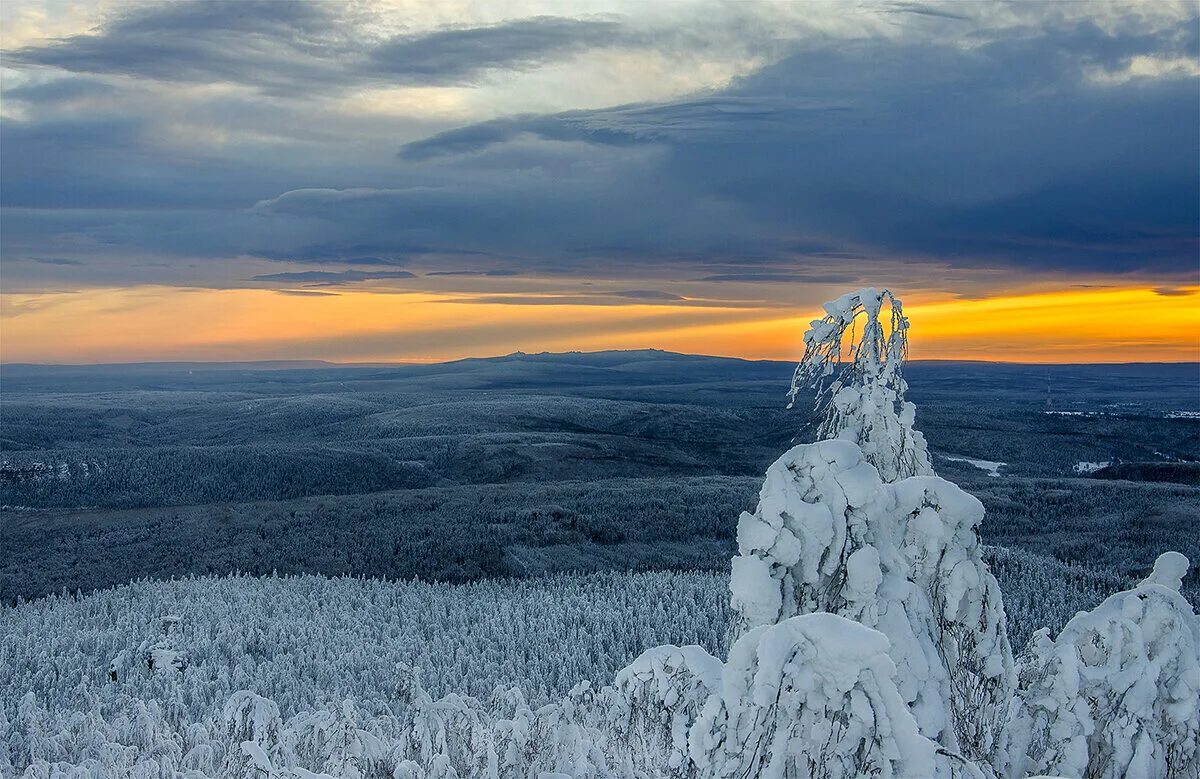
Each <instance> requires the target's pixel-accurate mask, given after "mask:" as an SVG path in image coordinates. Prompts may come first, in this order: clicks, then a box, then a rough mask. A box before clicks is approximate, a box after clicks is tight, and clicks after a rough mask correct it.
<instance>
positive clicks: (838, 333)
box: [789, 287, 933, 481]
mask: <svg viewBox="0 0 1200 779" xmlns="http://www.w3.org/2000/svg"><path fill="white" fill-rule="evenodd" d="M885 304H887V305H888V306H889V307H890V309H891V322H890V327H889V329H888V331H887V332H886V333H885V332H884V328H883V323H882V322H881V321H880V316H881V314H882V313H883V307H884V305H885ZM860 317H862V319H863V329H862V337H861V338H858V340H855V335H856V332H855V331H856V328H857V324H858V321H859V318H860ZM847 329H849V330H850V334H851V335H850V340H849V343H847V344H845V345H843V342H844V341H845V340H846V331H847ZM844 354H845V358H846V359H848V360H849V362H850V364H849V366H848V367H847V366H846V365H844V360H843V355H844ZM907 357H908V318H907V317H906V316H904V306H903V304H902V303H901V301H900V300H898V299H897V298H896V297H895V296H894V295H893V294H892V293H891V291H890V290H886V289H885V290H876V289H873V288H870V287H867V288H864V289H860V290H858V291H857V292H851V293H848V294H846V295H843V296H841V297H840V298H838V299H837V300H833V301H830V302H828V303H826V304H825V316H824V318H822V319H815V320H813V322H812V323H811V327H810V328H809V330H808V331H807V332H806V333H805V334H804V356H803V357H802V358H801V359H800V363H799V364H798V365H797V366H796V371H795V373H794V374H793V376H792V388H791V392H790V395H791V398H792V402H793V403H794V402H795V400H796V395H797V394H799V393H800V392H801V391H802V390H807V389H808V388H809V387H814V388H816V390H817V408H818V410H819V411H820V412H821V414H822V421H821V427H820V429H819V431H818V435H817V437H818V438H840V439H842V440H846V441H852V442H854V443H856V444H858V445H859V447H860V448H861V449H862V451H863V454H864V455H865V456H866V458H867V460H868V461H869V462H870V463H871V464H872V465H874V466H875V468H876V469H877V470H878V471H879V474H880V476H882V477H883V479H884V481H895V480H896V479H901V478H904V477H905V476H917V475H923V474H931V473H933V467H932V465H931V464H930V461H929V451H928V448H927V446H926V444H925V436H923V435H921V433H920V432H919V431H917V430H916V429H915V428H914V427H913V422H914V420H915V418H916V407H915V406H914V405H913V404H912V403H910V402H908V401H906V400H905V399H904V393H905V392H906V391H907V390H908V384H907V383H906V382H905V381H904V375H903V372H902V368H903V365H904V361H905V359H907ZM789 407H790V404H789Z"/></svg>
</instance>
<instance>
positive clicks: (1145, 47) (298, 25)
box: [0, 0, 1200, 308]
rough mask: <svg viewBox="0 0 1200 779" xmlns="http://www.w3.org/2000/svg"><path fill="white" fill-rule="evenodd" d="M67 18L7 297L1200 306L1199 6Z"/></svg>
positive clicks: (30, 90)
mask: <svg viewBox="0 0 1200 779" xmlns="http://www.w3.org/2000/svg"><path fill="white" fill-rule="evenodd" d="M74 8H75V7H74V6H71V5H69V4H65V3H64V4H63V5H62V6H61V7H59V6H56V5H49V6H47V5H46V4H45V3H40V2H39V3H37V4H29V5H23V4H22V3H21V2H19V1H18V2H11V3H8V4H6V5H5V7H4V9H3V14H4V17H5V18H4V19H3V21H4V23H5V28H6V29H7V30H9V33H8V34H7V35H6V38H5V41H4V58H3V67H4V82H3V83H4V94H3V98H4V99H3V106H2V109H0V110H2V112H3V122H2V124H0V165H2V167H3V176H0V219H2V225H0V227H2V230H0V251H2V253H3V258H4V263H3V267H2V269H0V274H2V279H0V280H2V281H3V285H4V292H5V293H11V294H27V295H28V294H35V293H36V294H41V295H45V294H53V293H63V292H74V291H80V290H88V289H94V288H98V287H104V288H124V287H130V286H133V285H146V284H153V285H162V286H168V287H206V288H213V289H236V288H267V289H278V290H283V291H291V292H296V291H304V290H309V291H312V292H321V291H325V292H329V291H337V289H345V288H347V287H354V288H358V287H363V286H383V287H388V288H392V289H403V290H409V291H423V292H439V293H444V294H457V295H463V296H465V297H464V299H468V300H485V299H486V300H489V301H497V300H500V299H501V298H503V299H505V300H506V302H508V303H510V304H517V303H521V302H525V303H530V304H532V303H538V304H544V303H545V302H546V301H547V300H551V301H553V300H555V299H559V300H560V302H563V303H564V304H566V303H568V302H569V303H571V304H579V305H585V304H590V303H594V302H597V301H603V302H605V303H606V304H610V305H621V304H625V305H645V304H647V303H651V302H653V303H656V304H660V305H696V301H704V304H705V305H712V304H713V302H714V301H717V302H720V301H722V300H723V301H725V302H727V303H728V305H729V306H730V307H731V308H737V307H743V308H744V307H746V306H748V305H751V304H754V305H762V306H764V307H772V306H783V305H795V304H796V303H798V302H799V303H815V302H818V301H819V300H820V299H821V298H822V296H823V295H824V294H825V291H826V288H827V287H828V286H846V285H852V284H856V283H858V282H859V281H861V280H870V281H873V282H877V283H887V284H892V285H894V286H897V287H899V288H901V289H909V290H914V291H918V292H927V293H931V294H932V293H937V294H938V295H942V296H978V295H984V294H994V293H996V292H999V291H1009V292H1011V291H1021V290H1026V289H1031V288H1036V289H1045V288H1051V287H1057V288H1062V287H1067V286H1069V285H1072V284H1081V283H1087V284H1104V285H1115V286H1141V287H1157V288H1162V289H1164V290H1167V291H1170V290H1174V289H1177V288H1180V287H1190V286H1194V285H1196V283H1197V281H1198V280H1197V256H1198V251H1200V246H1198V242H1197V235H1198V233H1200V222H1198V214H1200V173H1198V166H1197V163H1196V159H1197V157H1196V153H1197V146H1198V133H1200V131H1198V128H1200V102H1198V101H1197V100H1196V90H1197V86H1198V83H1200V33H1198V30H1200V24H1198V20H1197V12H1196V6H1195V5H1194V4H1192V3H1187V2H1183V3H1179V4H1170V3H1156V4H1153V5H1145V4H1136V5H1129V6H1125V5H1121V4H1117V3H1112V4H1103V5H1084V4H1016V5H1012V4H994V5H992V4H985V3H972V4H966V5H964V4H959V3H946V4H937V3H932V4H920V5H918V4H908V3H880V4H877V5H873V6H866V7H855V8H850V7H848V6H845V5H844V4H830V5H819V4H815V3H805V4H785V5H773V4H766V3H764V4H753V5H751V4H734V5H728V4H715V3H706V2H696V3H690V4H670V5H668V6H661V7H655V6H651V5H650V4H644V3H633V2H630V3H622V2H620V1H619V0H613V2H611V3H600V4H597V3H590V2H588V3H581V5H580V7H579V9H578V12H577V13H569V14H568V13H565V12H564V7H563V6H562V5H561V4H548V5H545V6H544V7H539V6H538V5H537V4H536V3H530V4H528V6H526V7H522V8H520V9H516V8H515V7H509V8H507V9H506V10H505V12H504V13H500V11H499V9H486V8H485V9H478V8H477V9H475V10H473V11H469V12H462V13H458V14H457V15H452V14H451V13H450V11H449V9H448V7H447V8H446V9H441V8H438V7H436V5H435V6H434V7H428V5H427V4H415V5H411V6H410V5H407V4H398V5H396V6H394V7H393V6H383V7H380V6H376V5H371V6H370V7H368V6H365V5H364V6H360V5H356V4H343V3H330V4H323V3H309V2H304V3H299V2H297V3H288V2H242V1H239V2H211V1H210V2H203V1H201V2H188V3H168V4H161V5H160V4H155V3H141V4H136V5H128V4H125V3H120V4H114V5H112V6H110V7H108V8H107V9H106V8H104V7H99V8H97V9H89V11H88V12H87V14H86V15H84V16H73V15H72V14H73V12H74ZM595 286H598V287H599V289H597V288H593V287H595ZM334 288H337V289H334ZM635 293H636V294H635ZM312 297H314V298H316V297H320V296H319V295H314V296H312Z"/></svg>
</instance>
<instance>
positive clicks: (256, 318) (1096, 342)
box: [0, 286, 1200, 363]
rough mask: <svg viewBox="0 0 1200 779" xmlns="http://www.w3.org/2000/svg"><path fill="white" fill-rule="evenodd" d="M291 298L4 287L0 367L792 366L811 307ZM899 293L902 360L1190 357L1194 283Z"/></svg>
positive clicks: (1199, 291) (1194, 342)
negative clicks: (516, 356) (656, 352)
mask: <svg viewBox="0 0 1200 779" xmlns="http://www.w3.org/2000/svg"><path fill="white" fill-rule="evenodd" d="M295 292H298V293H299V294H295ZM295 292H293V293H291V294H289V291H283V294H280V292H277V291H274V290H265V289H229V290H216V289H200V288H181V287H157V286H142V287H125V288H105V289H90V290H82V291H78V292H60V293H46V294H41V295H38V294H17V293H9V294H4V295H0V325H2V326H0V361H3V362H59V363H80V362H135V361H148V360H259V359H325V360H330V361H334V362H366V361H371V362H389V361H406V362H412V361H419V362H431V361H437V360H447V359H457V358H461V357H469V356H487V355H494V354H504V353H507V352H512V351H516V350H523V351H569V350H603V349H634V348H659V349H667V350H671V351H680V352H689V353H698V354H713V355H721V356H731V357H743V358H748V359H781V360H794V359H796V358H797V357H798V356H799V353H800V351H801V349H802V343H801V336H802V334H803V332H804V330H805V329H806V328H807V326H808V322H809V321H810V320H811V319H812V318H814V317H816V316H818V315H819V313H820V312H819V311H817V310H812V311H808V312H806V313H804V314H798V315H793V316H780V315H779V309H778V308H770V307H765V306H764V307H760V308H746V307H744V306H732V305H731V306H728V307H723V306H720V305H705V306H681V305H672V304H667V303H659V302H654V301H646V302H638V303H635V304H632V305H613V306H600V305H581V304H578V303H550V304H543V303H539V304H510V303H498V302H491V301H489V302H479V301H473V300H471V299H469V298H463V297H461V296H455V295H451V294H445V293H425V292H397V291H388V290H379V289H346V288H338V289H337V290H336V294H320V292H319V291H316V290H299V291H295ZM904 296H905V295H901V297H904ZM909 297H911V298H912V299H913V302H912V303H910V304H908V305H906V307H905V311H906V313H907V314H908V316H909V318H910V320H911V322H912V325H913V330H912V338H911V342H912V357H913V358H915V359H969V360H996V361H1016V362H1048V363H1055V362H1133V361H1179V362H1186V361H1197V360H1200V287H1189V288H1186V289H1182V290H1176V291H1175V292H1174V293H1173V294H1169V295H1163V294H1159V293H1157V292H1155V291H1154V290H1153V289H1149V288H1084V289H1077V288H1071V289H1063V290H1058V291H1053V292H1039V293H1033V294H1018V295H1000V296H996V297H991V298H985V299H928V300H923V299H922V298H923V297H924V296H922V295H920V294H915V295H909Z"/></svg>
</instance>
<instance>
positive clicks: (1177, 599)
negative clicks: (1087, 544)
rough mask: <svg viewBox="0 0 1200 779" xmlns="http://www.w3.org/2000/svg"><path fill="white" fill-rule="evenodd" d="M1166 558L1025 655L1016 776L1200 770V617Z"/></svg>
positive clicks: (1179, 571)
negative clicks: (1132, 585) (1129, 586)
mask: <svg viewBox="0 0 1200 779" xmlns="http://www.w3.org/2000/svg"><path fill="white" fill-rule="evenodd" d="M1187 568H1188V560H1187V558H1186V557H1184V556H1183V555H1181V554H1179V553H1178V552H1167V553H1166V554H1163V555H1161V556H1160V557H1159V558H1158V560H1157V561H1156V562H1155V564H1154V572H1153V573H1152V574H1151V575H1150V576H1149V577H1148V578H1146V579H1145V580H1144V581H1142V582H1141V583H1140V584H1139V585H1138V586H1137V587H1135V588H1134V589H1132V590H1127V591H1125V592H1118V593H1117V594H1115V595H1112V596H1111V597H1109V598H1108V599H1107V600H1105V601H1104V602H1103V603H1101V604H1100V605H1099V606H1097V607H1096V608H1095V609H1093V610H1092V611H1089V612H1080V613H1079V614H1078V615H1076V616H1075V618H1074V619H1072V620H1071V621H1070V622H1068V623H1067V625H1066V626H1065V627H1064V628H1063V629H1062V632H1061V633H1060V634H1059V635H1058V638H1056V639H1055V640H1053V641H1051V640H1050V636H1049V632H1048V631H1047V630H1045V629H1042V630H1040V631H1038V632H1037V633H1036V634H1034V636H1033V638H1032V639H1031V640H1030V643H1029V647H1028V648H1027V649H1026V651H1025V652H1024V653H1023V655H1022V658H1021V696H1020V701H1019V706H1018V708H1017V711H1016V714H1015V717H1014V721H1013V724H1012V728H1011V731H1012V733H1013V748H1012V753H1013V764H1012V766H1011V769H1010V774H1011V775H1013V776H1027V775H1030V774H1034V773H1045V774H1055V775H1061V776H1087V777H1095V778H1096V779H1118V777H1142V776H1145V777H1152V776H1153V777H1180V778H1181V779H1182V778H1183V777H1197V776H1200V618H1198V617H1197V615H1196V614H1195V612H1194V611H1193V610H1192V607H1191V604H1189V603H1188V601H1187V599H1186V598H1184V597H1183V595H1181V594H1180V592H1179V588H1180V583H1181V580H1182V579H1183V576H1184V574H1186V572H1187Z"/></svg>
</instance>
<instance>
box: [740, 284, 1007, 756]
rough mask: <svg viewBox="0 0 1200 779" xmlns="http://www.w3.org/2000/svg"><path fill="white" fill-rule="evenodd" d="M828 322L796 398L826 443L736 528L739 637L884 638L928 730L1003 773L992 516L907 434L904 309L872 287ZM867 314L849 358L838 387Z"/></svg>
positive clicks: (1003, 676) (787, 467)
mask: <svg viewBox="0 0 1200 779" xmlns="http://www.w3.org/2000/svg"><path fill="white" fill-rule="evenodd" d="M885 302H887V303H890V306H891V317H892V323H891V331H890V333H887V334H885V333H884V331H883V327H882V325H881V323H880V313H881V309H882V307H883V304H884V303H885ZM825 311H826V313H827V316H826V317H825V318H824V319H820V320H816V321H814V322H813V323H812V328H811V329H810V330H809V331H808V332H807V333H806V334H805V346H806V351H805V356H804V359H803V360H802V361H801V363H800V365H799V366H798V367H797V369H796V374H795V377H794V378H793V387H792V391H793V397H794V395H795V393H796V392H797V391H798V390H799V388H800V387H801V386H802V384H804V383H808V384H812V385H815V386H816V389H817V392H818V403H819V404H823V410H824V414H825V416H824V420H823V422H822V425H821V435H822V436H823V437H824V438H825V439H826V440H821V441H818V442H816V443H814V444H805V445H800V446H797V447H794V448H793V449H791V450H790V451H788V452H786V453H785V454H784V455H783V456H782V457H780V458H779V459H778V460H776V461H775V463H774V464H772V465H771V467H770V468H769V469H768V470H767V476H766V479H765V480H764V482H763V487H762V490H761V491H760V493H759V504H758V507H757V509H756V510H755V512H754V513H753V514H750V513H743V514H742V516H741V518H740V520H739V522H738V532H737V542H738V555H737V556H736V557H735V558H734V560H733V565H732V574H731V577H730V589H731V593H732V601H731V605H732V607H733V611H734V614H735V617H734V625H733V628H732V629H733V637H734V638H738V637H740V636H741V635H743V634H744V633H745V632H746V631H749V630H752V629H754V628H756V627H759V626H762V625H771V624H775V623H778V622H780V621H782V620H785V619H788V618H791V617H793V616H796V615H803V614H812V613H818V612H829V613H832V614H839V615H841V616H844V617H847V618H849V619H852V620H855V621H857V622H859V623H861V624H863V625H866V626H868V627H872V628H876V629H877V630H879V631H880V632H882V633H883V634H884V635H885V636H887V638H888V639H889V641H890V648H889V650H888V652H889V655H890V656H891V658H892V660H893V661H894V662H895V663H896V665H897V667H898V669H899V673H898V675H897V680H898V681H897V685H898V689H899V692H900V695H901V697H902V698H903V700H904V701H905V703H906V704H907V705H908V706H909V708H910V710H911V711H912V713H913V716H914V717H915V718H916V721H917V724H918V726H919V727H920V730H921V733H922V734H924V735H925V736H927V737H929V738H930V739H933V740H935V741H937V742H938V743H940V744H941V745H942V746H943V747H944V748H946V749H947V750H951V751H954V752H959V753H961V754H963V755H965V756H966V757H968V758H970V759H972V760H976V761H979V762H981V763H984V764H987V765H991V766H993V767H996V768H999V767H1000V766H1002V765H1003V764H1004V763H1005V762H1006V760H1007V753H1006V735H1005V723H1006V721H1007V715H1008V710H1009V706H1010V701H1011V700H1012V696H1013V692H1014V689H1015V684H1016V672H1015V666H1014V662H1013V657H1012V649H1011V647H1010V646H1009V642H1008V634H1007V629H1006V627H1005V622H1004V606H1003V603H1002V601H1001V596H1000V588H999V585H998V584H997V583H996V579H995V577H994V576H992V574H991V572H990V571H989V570H988V567H987V565H986V563H984V561H983V555H982V551H983V548H982V543H981V541H980V538H979V531H978V527H979V523H980V522H981V521H982V520H983V514H984V510H983V505H982V504H981V503H980V502H979V501H978V500H976V499H975V498H974V497H972V496H971V495H968V494H967V493H966V492H964V491H963V490H961V489H959V487H958V486H957V485H955V484H953V483H951V482H949V481H946V480H945V479H942V478H939V477H938V476H936V475H934V473H933V469H932V467H931V466H930V463H929V456H928V453H927V450H926V447H925V441H924V437H923V436H922V435H921V434H920V432H918V431H916V430H915V429H913V427H912V422H913V406H912V404H911V403H909V402H907V401H905V400H904V391H905V389H906V385H905V383H904V379H903V377H902V375H901V367H902V364H903V361H904V358H905V356H906V353H907V331H908V320H907V319H906V318H905V317H904V315H903V308H902V304H901V302H900V301H899V300H897V299H896V298H895V297H894V296H892V294H891V293H890V292H888V291H887V290H884V291H882V292H877V291H876V290H874V289H863V290H859V291H858V292H856V293H853V294H850V295H845V296H843V297H842V298H839V299H838V300H836V301H833V302H831V303H827V304H826V306H825ZM860 317H863V318H864V319H865V324H864V329H863V334H862V337H861V339H860V340H858V341H857V342H856V343H853V344H852V346H851V349H850V354H851V357H852V360H853V362H852V364H851V366H849V367H848V368H842V370H841V372H840V374H839V375H838V376H837V378H836V380H834V381H833V382H832V383H831V384H828V383H826V378H827V377H829V376H831V375H833V374H834V372H835V369H837V368H838V367H839V366H840V362H841V348H842V347H841V344H842V341H843V338H844V336H845V333H846V330H847V329H850V328H853V327H854V326H855V322H856V320H857V319H858V318H860Z"/></svg>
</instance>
